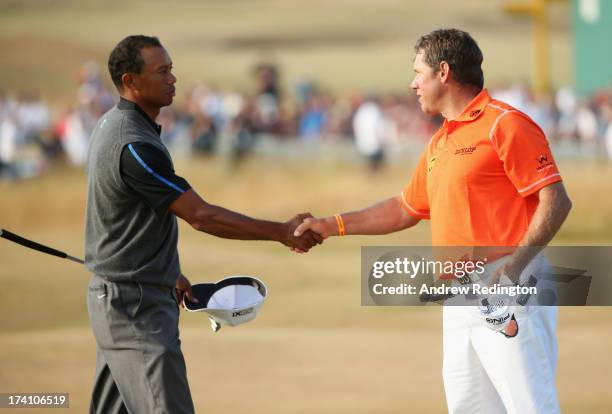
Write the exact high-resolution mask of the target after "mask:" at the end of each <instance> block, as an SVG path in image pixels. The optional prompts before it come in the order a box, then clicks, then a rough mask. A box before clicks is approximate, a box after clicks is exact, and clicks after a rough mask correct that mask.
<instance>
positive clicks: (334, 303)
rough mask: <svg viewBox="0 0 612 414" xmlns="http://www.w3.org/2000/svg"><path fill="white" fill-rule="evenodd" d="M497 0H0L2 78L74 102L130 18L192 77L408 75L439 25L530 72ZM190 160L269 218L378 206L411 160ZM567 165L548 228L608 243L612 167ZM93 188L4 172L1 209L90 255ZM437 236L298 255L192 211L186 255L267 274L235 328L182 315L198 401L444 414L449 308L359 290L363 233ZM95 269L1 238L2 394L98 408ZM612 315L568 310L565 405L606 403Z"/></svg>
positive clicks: (205, 191) (13, 88)
mask: <svg viewBox="0 0 612 414" xmlns="http://www.w3.org/2000/svg"><path fill="white" fill-rule="evenodd" d="M504 3H505V1H502V0H465V1H461V2H459V1H444V0H427V1H400V0H370V1H368V0H351V1H347V0H310V1H299V0H224V1H200V0H191V1H189V0H177V1H173V2H168V1H161V0H149V1H145V0H139V1H118V0H110V1H102V0H0V50H1V51H2V58H1V59H0V73H1V74H2V76H0V90H6V91H9V92H17V91H20V90H38V91H41V92H42V93H43V95H44V96H45V97H46V98H47V99H49V100H51V101H54V102H63V103H71V102H73V100H74V89H75V85H76V81H75V78H76V73H77V70H78V68H79V66H80V65H81V64H82V63H83V62H85V61H87V60H94V61H97V62H99V63H100V64H101V65H102V67H104V64H105V61H106V58H107V55H108V53H109V51H110V49H111V48H112V47H113V46H114V45H115V44H116V43H117V42H118V41H119V40H120V39H121V38H123V37H124V36H126V35H128V34H135V33H145V34H152V35H158V36H159V37H160V38H161V40H162V42H163V43H164V44H165V45H166V46H167V48H168V49H169V51H170V53H171V55H172V58H173V60H174V64H175V68H176V70H175V71H176V74H177V76H178V78H179V83H178V88H179V92H182V91H185V90H186V89H187V88H188V87H189V86H190V85H192V84H194V83H200V82H205V83H209V84H215V85H217V86H219V87H220V88H223V89H238V90H240V91H248V90H249V88H250V87H251V86H252V79H251V78H250V70H251V68H252V66H253V65H254V64H256V63H258V62H259V61H260V60H261V59H272V60H274V61H276V62H278V63H279V65H280V68H281V72H282V78H283V82H284V85H285V87H286V90H287V91H288V92H291V91H290V88H291V86H292V85H293V84H294V82H295V81H296V80H298V79H300V78H301V77H305V76H308V77H312V78H314V79H318V80H320V81H321V82H322V83H323V85H324V86H325V87H327V88H329V89H331V90H333V91H336V92H345V91H348V90H352V89H359V90H364V91H370V90H377V91H387V90H394V91H397V90H405V89H407V88H408V84H409V81H410V80H411V77H412V69H411V65H412V56H413V51H412V45H413V44H414V42H415V41H416V39H417V37H418V36H419V35H420V34H422V33H424V32H428V31H430V30H433V29H435V28H438V27H443V26H447V27H448V26H454V27H460V28H463V29H465V30H468V31H470V32H471V33H472V34H473V35H474V36H475V37H476V39H477V40H478V41H479V44H480V46H481V47H482V49H483V52H484V54H485V73H486V75H487V82H498V81H516V80H528V78H529V74H530V71H531V57H530V56H531V51H530V47H531V46H530V30H529V24H528V22H527V21H526V20H524V19H518V18H513V17H509V16H507V15H504V14H503V12H502V11H501V6H502V5H503V4H504ZM560 3H562V2H560ZM551 23H552V24H551V60H552V67H553V68H554V72H553V81H554V83H555V84H567V83H568V82H569V81H570V80H571V77H572V69H571V67H572V65H571V64H570V63H569V62H570V58H571V54H572V50H571V41H570V39H571V36H570V34H569V30H568V11H567V6H566V5H563V4H555V5H554V6H553V9H552V10H551ZM489 86H490V84H489ZM177 167H178V168H177V169H178V170H179V171H180V173H181V174H182V175H184V176H186V177H188V178H189V181H190V182H191V183H192V184H193V185H194V187H195V188H197V189H198V190H199V192H200V193H201V194H202V195H203V196H204V197H205V198H206V199H208V200H209V201H210V202H213V203H216V204H220V205H223V206H226V207H229V208H232V209H235V210H239V211H241V212H244V213H247V214H249V215H252V216H256V217H261V218H268V219H274V220H285V219H287V218H289V217H290V216H291V215H293V214H295V213H297V212H302V211H305V210H309V211H311V212H312V213H313V214H315V215H323V214H330V213H333V212H336V211H344V210H347V209H353V208H358V207H363V206H366V205H368V204H370V203H373V202H375V201H378V200H380V199H381V198H383V197H388V196H390V195H394V194H397V193H398V191H399V190H400V189H401V188H402V187H403V186H404V184H405V183H406V181H407V180H408V179H409V176H410V171H411V169H412V165H411V164H410V162H409V161H406V162H405V163H403V164H401V163H398V164H396V165H394V166H392V167H389V168H388V169H387V170H386V171H385V172H383V173H382V174H380V175H377V176H370V175H368V174H367V173H366V172H365V170H364V169H362V168H361V166H359V165H355V164H351V163H349V164H345V163H339V162H316V161H313V160H305V159H304V160H298V161H292V162H288V161H273V162H272V161H271V160H269V159H261V158H260V159H255V160H253V161H249V162H247V163H246V165H244V166H243V168H241V169H240V170H239V171H237V172H235V173H229V172H228V170H227V169H226V168H225V165H224V164H223V163H222V162H221V161H215V160H208V159H192V160H183V161H178V162H177ZM562 172H563V174H564V177H565V182H566V185H567V187H568V190H569V193H570V195H571V196H572V198H573V201H574V210H573V211H572V214H571V216H570V218H569V220H568V222H567V223H566V225H565V226H564V227H563V230H562V232H561V233H560V234H559V235H558V237H557V238H556V240H555V242H556V243H559V244H580V245H589V244H610V243H612V216H611V215H610V213H609V212H610V211H612V197H610V196H609V195H607V194H608V193H609V188H611V187H612V169H611V168H610V166H609V165H604V164H597V163H562ZM84 197H85V179H84V176H83V174H82V173H81V172H79V171H75V170H69V169H63V168H59V169H54V170H53V171H51V172H50V173H49V174H48V175H46V176H45V177H43V178H40V179H36V180H32V181H24V182H21V183H17V184H10V183H5V182H0V226H2V227H6V228H8V229H10V230H13V231H15V232H18V233H20V234H24V235H26V236H28V237H30V238H32V239H35V240H39V241H41V242H44V243H48V244H51V245H53V246H57V247H58V248H61V249H64V250H66V251H68V252H70V253H72V254H74V255H77V256H81V255H82V250H83V249H82V243H83V223H84V216H83V214H84V207H85V199H84ZM429 241H430V238H429V227H428V225H427V223H422V224H420V225H419V226H418V227H417V228H415V229H411V230H410V231H406V232H402V233H399V234H394V235H389V236H385V237H349V238H346V239H342V240H339V239H334V240H330V241H328V242H327V243H326V244H325V245H324V246H323V247H321V248H318V249H316V250H314V251H312V252H311V253H309V254H308V255H295V254H291V253H290V252H289V251H288V250H287V249H286V248H284V247H282V246H280V245H274V244H271V243H264V242H240V241H228V240H222V239H217V238H214V237H212V236H208V235H204V234H198V233H196V232H195V231H193V230H191V229H190V228H188V227H187V226H184V225H181V238H180V246H179V248H180V253H181V261H182V268H183V271H184V273H185V274H186V275H188V276H189V277H190V278H191V280H192V281H193V282H197V281H206V280H217V279H219V278H221V277H223V276H225V275H231V274H254V275H258V276H260V277H262V278H263V279H264V280H265V282H266V283H267V285H268V287H269V288H270V297H269V300H268V301H267V302H266V304H265V307H264V308H263V310H262V312H261V313H260V316H259V317H258V319H257V320H256V321H254V322H253V323H250V324H247V325H244V326H241V327H239V328H224V329H222V330H221V332H219V333H217V334H213V333H211V332H210V330H209V327H208V321H207V320H206V319H205V318H203V317H202V316H201V315H193V314H186V315H184V316H183V318H182V321H181V331H182V340H183V349H184V352H185V356H186V359H187V365H188V373H189V380H190V383H191V388H192V393H193V397H194V401H195V403H196V407H197V409H198V412H205V413H208V414H226V413H266V414H268V413H269V414H294V413H295V414H297V413H309V414H310V413H316V414H318V413H334V414H342V413H351V414H366V413H384V414H391V413H417V414H418V413H440V412H443V411H444V409H445V402H444V393H443V387H442V380H441V368H442V367H441V353H442V349H441V340H442V338H441V311H440V309H439V308H437V307H428V308H365V307H361V306H360V285H359V279H360V278H359V274H360V268H359V266H360V256H359V254H360V247H361V246H362V245H376V244H378V245H394V244H397V245H407V244H414V245H422V244H428V243H429ZM87 280H88V274H87V272H86V271H85V270H84V268H82V267H79V266H78V265H76V264H73V263H69V262H65V261H61V260H58V259H55V258H52V257H46V256H42V255H40V254H38V253H35V252H32V251H28V250H25V249H23V248H21V247H18V246H14V245H12V244H9V243H7V242H5V241H0V286H1V287H2V289H0V393H2V392H68V393H70V398H71V408H70V409H69V410H67V411H68V412H74V413H83V412H86V410H87V405H88V401H89V393H90V387H91V381H92V378H93V371H94V357H95V343H94V339H93V337H92V335H91V333H90V330H89V326H88V320H87V313H86V307H85V290H86V285H87ZM610 322H612V312H611V311H610V310H609V309H608V308H589V309H576V308H564V309H562V310H561V313H560V324H559V345H560V364H559V374H558V378H559V381H558V384H559V391H560V398H561V404H562V408H563V412H564V413H585V412H588V413H593V414H598V413H601V414H604V413H609V412H610V411H611V407H612V396H611V395H610V393H609V381H610V380H609V379H610V377H611V376H612V361H611V360H610V358H609V357H608V355H609V353H610V351H611V350H612V346H611V344H612V333H611V331H610V330H609V329H608V327H609V325H610ZM11 412H12V411H11ZM16 412H17V411H16ZM18 412H27V411H26V410H22V411H18ZM31 412H33V413H39V412H42V410H31ZM53 412H55V411H53ZM62 412H64V411H62Z"/></svg>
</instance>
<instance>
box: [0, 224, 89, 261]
mask: <svg viewBox="0 0 612 414" xmlns="http://www.w3.org/2000/svg"><path fill="white" fill-rule="evenodd" d="M0 237H2V238H4V239H6V240H10V241H12V242H13V243H17V244H20V245H22V246H24V247H28V248H30V249H34V250H37V251H39V252H42V253H46V254H50V255H51V256H56V257H60V258H62V259H68V260H71V261H73V262H76V263H79V264H84V263H85V262H83V260H81V259H78V258H76V257H73V256H70V255H69V254H67V253H64V252H61V251H59V250H56V249H54V248H51V247H49V246H45V245H44V244H40V243H36V242H34V241H32V240H28V239H26V238H24V237H21V236H18V235H16V234H15V233H11V232H10V231H8V230H5V229H0Z"/></svg>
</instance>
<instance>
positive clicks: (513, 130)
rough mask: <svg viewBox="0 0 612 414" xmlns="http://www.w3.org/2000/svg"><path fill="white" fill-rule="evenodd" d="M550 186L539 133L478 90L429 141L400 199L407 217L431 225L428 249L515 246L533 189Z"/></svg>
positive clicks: (553, 172)
mask: <svg viewBox="0 0 612 414" xmlns="http://www.w3.org/2000/svg"><path fill="white" fill-rule="evenodd" d="M557 181H561V176H560V175H559V171H558V169H557V165H556V164H555V160H554V159H553V156H552V153H551V151H550V147H549V146H548V142H547V140H546V137H545V136H544V133H543V132H542V130H541V129H540V127H538V125H536V123H535V122H533V121H532V120H531V119H530V118H529V117H528V116H527V115H525V114H524V113H522V112H520V111H518V110H517V109H515V108H513V107H511V106H510V105H507V104H505V103H503V102H500V101H497V100H494V99H492V98H491V97H490V96H489V94H488V92H487V90H486V89H483V90H482V91H481V92H480V93H479V94H478V95H477V96H476V97H475V98H474V99H473V100H472V101H471V102H470V103H469V104H468V106H467V107H466V109H465V110H464V111H463V113H462V114H461V115H460V116H459V117H458V118H457V119H455V120H452V121H444V124H443V125H442V127H441V128H440V129H439V130H438V131H437V132H436V133H435V134H434V136H433V137H432V138H431V140H430V141H429V143H428V144H427V148H426V149H425V151H424V152H423V154H422V155H421V157H420V159H419V162H418V164H417V167H416V170H415V172H414V175H413V176H412V179H411V180H410V183H409V184H408V185H407V186H406V188H405V189H404V191H403V192H402V200H403V206H404V208H405V209H406V211H407V212H408V213H410V214H411V215H413V216H415V217H417V218H420V219H431V231H432V244H433V245H434V246H451V245H455V246H516V245H518V243H519V242H520V240H521V239H522V238H523V236H524V234H525V232H526V230H527V226H528V225H529V223H530V221H531V219H532V217H533V213H534V212H535V209H536V207H537V205H538V196H537V192H538V190H540V189H541V188H542V187H545V186H547V185H549V184H552V183H554V182H557Z"/></svg>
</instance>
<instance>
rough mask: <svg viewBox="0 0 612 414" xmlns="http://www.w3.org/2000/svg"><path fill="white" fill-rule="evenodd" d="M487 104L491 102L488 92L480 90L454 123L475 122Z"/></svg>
mask: <svg viewBox="0 0 612 414" xmlns="http://www.w3.org/2000/svg"><path fill="white" fill-rule="evenodd" d="M489 102H491V97H490V96H489V92H488V91H487V90H486V89H483V90H481V91H480V92H479V93H478V95H476V96H475V97H474V99H472V100H471V101H470V103H469V104H468V105H467V106H466V107H465V109H464V110H463V112H462V113H461V115H459V116H458V117H457V119H454V121H456V122H469V121H473V120H475V119H476V118H478V117H479V116H480V115H481V114H482V112H483V111H484V109H485V107H486V106H487V105H488V104H489Z"/></svg>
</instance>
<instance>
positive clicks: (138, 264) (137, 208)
mask: <svg viewBox="0 0 612 414" xmlns="http://www.w3.org/2000/svg"><path fill="white" fill-rule="evenodd" d="M159 134H160V127H159V126H158V125H157V124H155V122H153V121H152V120H151V119H150V118H149V117H148V116H147V114H146V113H145V112H144V111H142V110H141V109H140V108H139V107H138V106H137V105H136V104H134V103H132V102H130V101H127V100H125V99H123V98H122V99H121V101H120V102H119V104H118V105H117V106H115V107H114V108H113V109H111V110H110V111H108V112H107V113H106V114H104V115H103V116H102V117H101V118H100V120H99V121H98V124H97V125H96V127H95V129H94V131H93V133H92V136H91V142H90V148H89V157H88V165H87V175H88V185H87V187H88V194H87V214H86V226H85V265H86V266H87V268H88V269H89V270H90V271H91V272H92V273H94V274H96V275H98V276H100V277H102V278H104V279H107V280H109V281H114V282H130V281H131V282H142V283H151V284H157V285H164V286H174V285H175V283H176V279H177V278H178V276H179V274H180V265H179V257H178V250H177V241H178V229H177V223H176V217H175V216H174V215H173V214H172V213H170V212H169V211H168V206H169V205H170V204H171V203H172V202H173V201H175V200H176V199H177V198H178V197H180V195H181V194H182V193H183V192H184V191H186V190H188V189H189V184H188V183H187V182H186V181H185V180H184V179H182V178H181V177H178V176H177V175H176V174H175V173H174V167H173V165H172V159H171V157H170V154H169V153H168V150H167V149H166V147H165V146H164V144H163V143H162V142H161V139H160V136H159Z"/></svg>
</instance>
